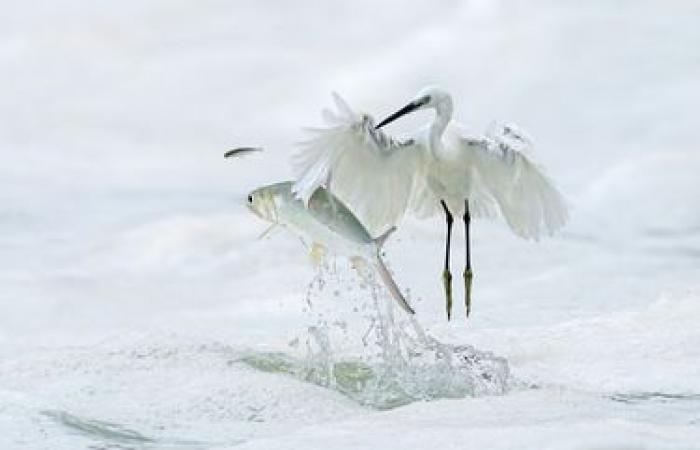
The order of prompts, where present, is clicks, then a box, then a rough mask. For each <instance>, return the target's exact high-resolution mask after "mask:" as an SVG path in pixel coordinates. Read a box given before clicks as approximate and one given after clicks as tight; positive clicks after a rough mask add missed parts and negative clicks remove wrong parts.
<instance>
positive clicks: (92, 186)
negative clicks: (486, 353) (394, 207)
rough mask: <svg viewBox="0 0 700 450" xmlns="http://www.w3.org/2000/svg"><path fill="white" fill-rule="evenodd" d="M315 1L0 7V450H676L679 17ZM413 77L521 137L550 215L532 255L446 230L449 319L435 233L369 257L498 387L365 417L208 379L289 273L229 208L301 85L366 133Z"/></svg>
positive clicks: (692, 210) (682, 422)
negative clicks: (469, 280)
mask: <svg viewBox="0 0 700 450" xmlns="http://www.w3.org/2000/svg"><path fill="white" fill-rule="evenodd" d="M318 3H319V4H313V3H312V2H267V3H262V2H236V3H233V2H214V1H211V2H196V3H195V2H189V3H185V2H165V1H148V2H104V1H97V2H67V1H56V2H50V3H42V2H7V1H5V2H2V4H0V6H1V7H2V8H1V10H2V14H1V15H0V100H1V101H0V287H1V288H0V447H1V448H3V449H14V448H32V449H34V448H37V449H38V448H51V449H63V448H66V449H68V448H70V449H75V448H190V447H192V448H213V447H217V448H218V447H220V448H227V447H229V446H234V445H240V446H241V447H244V448H283V447H284V448H374V447H377V448H392V447H402V448H406V449H408V448H426V447H427V446H428V445H430V446H440V447H441V448H445V449H447V448H517V449H522V448H538V449H541V448H557V449H561V448H576V449H578V448H581V449H587V448H595V449H607V448H635V449H636V448H674V449H675V448H700V327H699V326H698V324H699V323H700V175H699V174H700V149H698V144H697V141H698V137H697V134H698V130H699V129H700V119H699V118H698V117H699V116H698V113H697V111H696V110H697V107H698V105H700V81H699V80H700V5H699V4H698V3H696V2H691V1H643V2H631V1H615V2H608V1H593V2H554V1H551V2H549V1H536V2H517V1H485V0H481V1H471V2H458V1H446V2H440V5H439V6H438V5H437V3H436V2H412V3H411V4H410V5H408V4H406V3H404V2H394V3H392V2H383V3H382V4H378V3H377V2H362V1H360V2H357V1H356V2H324V3H321V2H318ZM428 83H437V84H440V85H442V86H443V87H445V88H446V89H448V90H449V91H450V92H452V93H453V95H454V98H455V115H456V117H457V118H458V119H459V120H461V121H462V122H464V123H466V124H467V125H468V126H469V127H471V128H472V129H473V130H475V131H478V130H480V129H483V128H484V127H485V126H486V125H488V123H489V122H490V121H491V120H493V119H498V120H506V121H514V122H516V123H518V124H519V125H520V126H522V127H523V128H525V129H526V130H527V131H528V132H529V133H530V134H531V135H532V136H534V138H535V141H536V144H537V157H538V159H539V161H540V162H542V163H543V164H544V165H545V166H546V167H547V169H548V173H549V174H550V175H551V176H552V177H553V178H554V179H555V180H556V182H557V183H558V184H559V186H560V187H561V188H562V190H563V191H564V192H565V194H566V195H567V197H568V199H569V201H570V204H571V206H572V219H571V222H570V223H569V225H568V226H567V227H566V229H565V230H563V232H562V233H560V234H558V236H556V237H555V238H554V239H547V240H543V241H542V242H540V243H531V242H523V241H520V240H518V239H517V238H515V237H512V236H511V235H510V233H509V232H508V230H507V229H506V227H505V226H504V225H503V224H501V223H497V222H478V223H477V224H476V225H475V227H474V231H473V236H474V243H473V249H474V250H473V251H474V256H473V258H474V264H475V271H476V278H475V285H474V295H473V296H474V303H473V316H472V317H471V318H470V321H469V322H468V323H466V322H465V321H463V320H461V313H460V311H461V310H460V309H458V310H457V311H458V313H457V314H456V315H457V320H455V321H454V322H453V323H452V324H446V323H445V321H444V317H443V306H444V303H443V297H442V293H441V287H440V278H439V276H440V272H441V257H442V253H441V252H442V248H443V224H442V222H441V221H440V220H439V219H437V218H436V219H434V220H428V221H422V222H419V221H415V220H407V221H406V222H404V224H403V226H402V228H401V229H400V231H399V233H397V235H396V237H395V238H394V239H393V240H392V241H391V242H390V243H389V244H388V247H387V259H388V261H389V262H390V264H391V266H392V268H393V270H394V271H395V273H396V278H397V281H398V282H399V284H400V285H401V286H402V287H404V288H407V289H410V292H411V298H412V299H413V301H414V303H415V305H416V309H417V310H418V317H419V320H420V321H421V323H422V324H423V325H424V326H425V327H427V328H429V329H430V330H431V332H432V333H433V334H435V335H437V336H440V337H441V339H443V340H444V341H448V342H454V343H468V344H472V345H474V346H476V347H477V348H479V349H482V350H490V351H493V352H494V353H496V354H498V355H501V356H504V357H505V358H507V359H508V361H509V363H510V367H511V371H512V374H513V376H514V377H515V378H517V380H519V382H520V385H519V387H518V388H514V389H513V390H512V391H511V392H510V393H508V394H506V395H503V396H497V397H490V396H489V397H479V398H465V399H460V400H439V401H433V402H418V403H414V404H411V405H409V406H405V407H402V408H398V409H395V410H392V411H387V412H378V411H374V410H372V409H369V408H365V407H361V406H360V405H358V404H356V403H354V402H352V401H351V400H350V399H348V398H346V397H344V396H342V395H340V394H339V393H337V392H335V391H333V390H330V389H324V388H321V387H318V386H315V385H311V384H308V383H303V382H301V381H298V380H296V379H293V378H292V377H289V376H285V375H283V374H274V373H273V374H269V373H260V372H257V371H253V370H243V369H241V368H237V367H231V366H230V364H229V363H230V360H231V358H233V357H234V356H235V355H236V354H237V353H236V352H237V351H238V349H240V348H254V349H267V348H272V349H275V348H280V346H283V345H284V343H285V342H286V341H287V339H288V338H289V336H292V335H294V334H295V333H298V331H299V329H300V327H302V326H303V325H302V324H303V323H304V320H305V319H304V313H303V311H302V307H303V305H302V304H303V298H304V293H305V292H306V289H307V284H308V282H309V280H310V279H311V278H312V277H313V269H312V267H311V266H310V264H309V263H308V261H307V258H306V256H305V255H304V252H303V249H302V248H301V246H300V245H299V243H298V241H297V240H296V239H295V238H293V237H291V236H289V235H286V234H284V233H279V234H277V235H275V236H273V237H272V238H270V239H268V240H264V241H257V240H256V239H255V237H256V236H257V235H258V234H259V233H260V232H261V231H262V230H263V229H264V224H262V223H261V222H260V221H258V220H257V219H255V218H254V217H252V216H251V215H250V214H249V213H247V211H245V209H244V208H243V207H242V200H243V199H244V198H245V194H246V193H247V192H248V191H249V190H250V189H252V188H254V187H257V186H258V185H261V184H263V183H266V182H270V181H277V180H280V179H285V178H288V177H289V176H290V170H289V167H288V159H289V155H290V153H291V151H292V150H293V146H294V143H295V142H297V141H299V140H301V139H303V133H302V132H301V130H300V128H301V127H302V126H311V125H318V124H320V115H319V111H320V110H321V108H322V107H325V106H328V105H329V104H330V101H331V99H330V92H331V91H333V90H335V91H338V92H340V93H341V94H342V95H343V96H344V97H345V98H346V99H347V100H348V101H349V103H350V104H351V105H353V106H354V107H356V108H360V109H362V110H364V111H368V112H370V113H372V114H373V115H375V116H383V115H384V114H387V113H389V112H392V111H394V110H395V109H397V108H398V107H400V106H402V105H403V104H404V103H405V102H406V101H407V100H408V99H410V98H411V96H412V95H413V94H414V93H415V91H417V90H418V89H419V88H420V87H422V86H423V85H425V84H428ZM428 119H429V115H428V113H423V114H416V116H415V117H410V118H406V119H405V120H402V121H401V122H399V123H397V124H396V125H392V128H391V131H393V132H395V133H397V134H399V135H400V134H401V132H402V131H407V130H410V129H411V128H412V127H414V126H417V125H419V124H421V123H422V122H424V121H425V120H428ZM239 145H256V146H258V145H259V146H263V147H265V149H266V153H264V154H262V155H255V156H253V157H250V158H247V159H245V160H237V161H233V162H232V161H226V160H224V159H223V157H222V155H223V152H224V151H225V150H227V149H228V148H230V147H232V146H239ZM457 236H458V239H456V241H457V242H460V239H459V238H461V230H460V232H458V233H457ZM457 248H458V249H459V250H460V251H456V252H455V254H454V256H453V261H454V264H455V266H454V267H457V268H458V269H457V270H456V271H457V272H458V271H460V270H461V268H460V264H461V259H462V254H461V245H460V246H457ZM456 295H457V299H459V298H461V289H459V288H457V292H456ZM340 297H341V298H338V299H337V300H336V301H338V302H341V301H342V300H343V299H342V295H341V296H340ZM329 301H332V299H329ZM457 303H458V305H459V302H457ZM232 355H233V356H232ZM523 386H530V387H529V388H527V387H523ZM105 423H107V424H111V425H106V426H103V425H104V424H105ZM91 426H92V427H93V428H91ZM105 430H108V431H109V430H111V433H112V435H110V434H109V433H107V432H106V431H105Z"/></svg>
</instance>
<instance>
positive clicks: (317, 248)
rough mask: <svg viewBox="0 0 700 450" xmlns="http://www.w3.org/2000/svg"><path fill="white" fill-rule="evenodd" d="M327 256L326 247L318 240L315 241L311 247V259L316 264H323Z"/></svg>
mask: <svg viewBox="0 0 700 450" xmlns="http://www.w3.org/2000/svg"><path fill="white" fill-rule="evenodd" d="M325 256H326V247H324V246H323V245H321V244H319V243H318V242H314V243H313V244H312V245H311V249H310V250H309V257H310V258H311V261H313V263H314V264H316V265H318V264H321V262H322V261H323V258H324V257H325Z"/></svg>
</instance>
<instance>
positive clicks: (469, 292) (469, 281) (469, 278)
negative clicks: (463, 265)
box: [464, 269, 474, 317]
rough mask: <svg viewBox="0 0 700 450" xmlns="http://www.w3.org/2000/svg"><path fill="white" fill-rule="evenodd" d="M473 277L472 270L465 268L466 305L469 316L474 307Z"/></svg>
mask: <svg viewBox="0 0 700 450" xmlns="http://www.w3.org/2000/svg"><path fill="white" fill-rule="evenodd" d="M472 278H474V274H473V273H472V270H471V269H464V307H465V308H466V309H467V317H469V312H470V310H471V308H472Z"/></svg>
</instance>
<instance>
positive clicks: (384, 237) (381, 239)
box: [374, 226, 396, 248]
mask: <svg viewBox="0 0 700 450" xmlns="http://www.w3.org/2000/svg"><path fill="white" fill-rule="evenodd" d="M394 231H396V226H393V227H391V228H389V229H388V230H386V231H385V232H384V233H382V234H380V235H379V236H377V237H376V238H374V243H375V244H377V247H380V248H381V247H383V246H384V243H385V242H386V240H387V239H389V236H391V235H392V233H393V232H394Z"/></svg>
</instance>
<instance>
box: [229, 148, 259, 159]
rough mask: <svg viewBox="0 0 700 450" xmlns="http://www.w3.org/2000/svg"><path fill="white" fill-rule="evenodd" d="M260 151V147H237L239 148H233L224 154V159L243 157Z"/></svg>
mask: <svg viewBox="0 0 700 450" xmlns="http://www.w3.org/2000/svg"><path fill="white" fill-rule="evenodd" d="M261 151H262V148H260V147H239V148H234V149H232V150H229V151H227V152H226V153H224V158H231V157H239V156H245V155H247V154H248V153H254V152H261Z"/></svg>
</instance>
